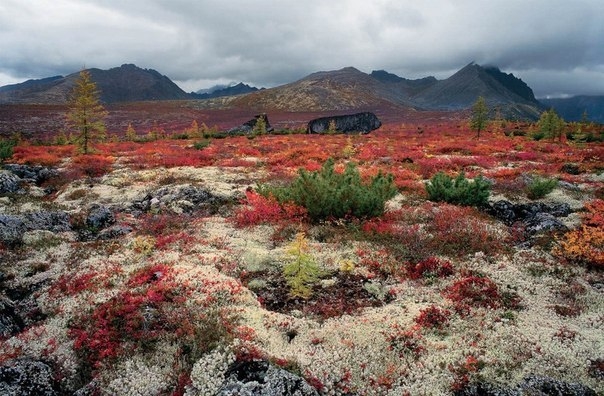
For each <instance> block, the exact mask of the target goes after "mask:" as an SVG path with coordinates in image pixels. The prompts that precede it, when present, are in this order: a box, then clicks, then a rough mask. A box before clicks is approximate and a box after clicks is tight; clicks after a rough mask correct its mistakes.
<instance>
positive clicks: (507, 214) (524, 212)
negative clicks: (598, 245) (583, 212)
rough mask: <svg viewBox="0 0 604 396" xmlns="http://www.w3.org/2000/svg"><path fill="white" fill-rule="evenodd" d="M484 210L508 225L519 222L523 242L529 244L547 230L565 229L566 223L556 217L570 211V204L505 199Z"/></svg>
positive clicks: (566, 214) (567, 213) (565, 214)
mask: <svg viewBox="0 0 604 396" xmlns="http://www.w3.org/2000/svg"><path fill="white" fill-rule="evenodd" d="M486 210H487V212H488V213H490V214H491V215H492V216H493V217H496V218H497V219H499V220H501V221H502V222H504V223H505V224H507V225H509V226H511V225H512V224H515V223H516V224H517V223H520V224H521V225H522V228H523V229H524V237H525V242H523V244H528V245H531V243H532V238H533V237H536V236H539V235H543V234H545V233H548V232H561V231H567V230H568V228H567V227H566V225H565V224H564V223H563V222H562V221H560V220H559V219H558V218H559V217H566V216H568V215H569V214H571V213H572V210H571V208H570V206H569V205H568V204H566V203H554V204H545V203H543V202H532V203H527V204H514V203H511V202H509V201H506V200H501V201H497V202H495V203H493V204H491V205H490V206H489V207H488V208H487V209H486Z"/></svg>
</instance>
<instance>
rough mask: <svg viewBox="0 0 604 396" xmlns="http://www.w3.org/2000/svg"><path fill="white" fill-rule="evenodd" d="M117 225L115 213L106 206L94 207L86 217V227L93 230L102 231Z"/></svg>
mask: <svg viewBox="0 0 604 396" xmlns="http://www.w3.org/2000/svg"><path fill="white" fill-rule="evenodd" d="M113 223H115V217H114V216H113V212H111V210H110V209H109V208H107V207H106V206H101V205H96V204H95V205H93V206H92V207H91V208H90V210H89V211H88V216H87V217H86V226H87V227H88V228H90V229H92V230H102V229H103V228H105V227H107V226H110V225H112V224H113Z"/></svg>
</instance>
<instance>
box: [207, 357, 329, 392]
mask: <svg viewBox="0 0 604 396" xmlns="http://www.w3.org/2000/svg"><path fill="white" fill-rule="evenodd" d="M225 378H226V379H225V381H224V382H223V384H222V386H221V387H220V389H219V390H218V392H217V393H216V396H318V395H319V393H318V392H317V390H316V389H315V388H313V387H312V386H310V384H308V382H306V381H305V380H304V379H303V378H301V377H299V376H297V375H294V374H292V373H290V372H289V371H286V370H283V369H280V368H277V367H275V366H272V365H270V364H269V363H268V362H265V361H251V362H235V363H233V365H231V367H230V368H229V370H228V371H227V373H226V376H225Z"/></svg>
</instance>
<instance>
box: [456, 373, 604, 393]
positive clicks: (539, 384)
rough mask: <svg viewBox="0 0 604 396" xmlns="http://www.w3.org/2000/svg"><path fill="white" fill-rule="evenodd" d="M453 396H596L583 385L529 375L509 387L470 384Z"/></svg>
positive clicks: (483, 383)
mask: <svg viewBox="0 0 604 396" xmlns="http://www.w3.org/2000/svg"><path fill="white" fill-rule="evenodd" d="M454 395H455V396H596V392H595V391H593V390H592V389H590V388H588V387H587V386H585V385H581V384H579V383H571V382H565V381H559V380H556V379H553V378H549V377H543V376H537V375H530V376H528V377H526V378H524V380H523V381H522V382H521V383H520V384H518V385H516V386H511V387H500V386H495V385H492V384H489V383H485V382H479V383H472V384H469V385H467V386H466V387H465V388H464V389H462V390H460V391H457V392H455V393H454Z"/></svg>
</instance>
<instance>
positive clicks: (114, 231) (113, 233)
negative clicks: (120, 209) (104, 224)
mask: <svg viewBox="0 0 604 396" xmlns="http://www.w3.org/2000/svg"><path fill="white" fill-rule="evenodd" d="M131 232H132V227H128V226H123V225H115V226H111V227H109V228H106V229H104V230H102V231H101V232H99V234H98V235H97V236H96V239H100V240H107V239H116V238H119V237H122V236H124V235H127V234H130V233H131Z"/></svg>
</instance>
